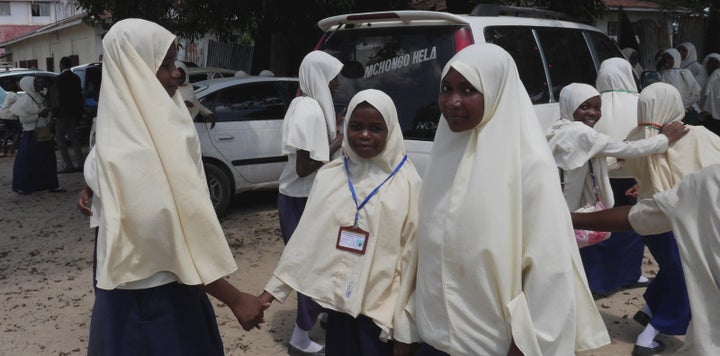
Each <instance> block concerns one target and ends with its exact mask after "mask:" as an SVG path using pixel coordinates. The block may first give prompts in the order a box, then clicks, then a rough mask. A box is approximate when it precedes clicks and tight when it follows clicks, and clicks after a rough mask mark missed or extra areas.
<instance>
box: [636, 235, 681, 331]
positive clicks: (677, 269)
mask: <svg viewBox="0 0 720 356" xmlns="http://www.w3.org/2000/svg"><path fill="white" fill-rule="evenodd" d="M643 240H645V245H647V247H648V249H649V250H650V253H652V255H653V257H654V258H655V261H657V263H658V267H659V270H658V274H657V276H655V279H653V280H652V282H650V285H648V287H647V290H645V294H643V297H644V298H645V302H646V303H647V305H648V307H650V311H651V312H652V314H653V315H652V318H651V319H650V324H651V325H652V326H653V327H654V328H655V329H657V330H660V332H661V333H663V334H668V335H685V332H686V331H687V328H688V324H689V323H690V300H689V299H688V294H687V287H686V286H685V275H684V274H683V268H682V263H681V262H680V252H679V251H678V247H677V242H676V241H675V235H673V233H672V232H666V233H663V234H659V235H650V236H644V237H643Z"/></svg>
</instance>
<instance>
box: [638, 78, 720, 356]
mask: <svg viewBox="0 0 720 356" xmlns="http://www.w3.org/2000/svg"><path fill="white" fill-rule="evenodd" d="M684 115H685V112H684V109H683V104H682V99H681V96H680V93H679V92H678V91H677V89H675V87H673V86H671V85H668V84H665V83H655V84H652V85H650V86H648V87H647V88H645V89H644V90H643V91H642V93H640V99H639V102H638V127H636V128H635V129H633V131H631V132H630V134H629V135H628V140H640V139H646V138H649V137H652V136H655V135H658V130H659V128H660V127H661V126H663V125H666V124H668V123H671V122H679V121H680V120H682V118H683V117H684ZM688 129H689V132H688V134H687V135H686V136H685V137H684V138H683V139H682V140H680V141H678V142H676V143H674V144H672V145H670V147H669V148H668V150H667V151H666V152H665V153H661V154H655V155H652V156H647V157H642V158H635V159H629V160H627V161H626V162H625V166H626V167H627V168H628V169H629V170H630V172H631V173H632V175H633V176H634V177H635V179H636V180H637V182H638V184H639V199H643V198H649V197H652V196H653V195H654V194H655V193H658V192H662V191H666V190H669V189H671V188H672V187H673V186H675V185H676V184H677V183H678V182H680V180H682V178H683V177H685V176H686V175H687V174H689V173H692V172H695V171H697V170H699V169H701V168H703V167H706V166H709V165H711V164H716V163H720V138H719V137H718V136H716V135H715V134H713V133H712V132H710V131H709V130H707V129H706V128H704V127H702V126H690V127H688ZM643 240H644V242H645V245H646V246H647V247H648V249H649V250H650V252H651V253H652V254H653V257H654V258H655V260H656V261H657V262H658V265H659V267H660V270H659V272H658V274H657V275H656V277H655V279H654V280H653V281H652V282H651V283H650V285H649V286H648V288H647V290H646V291H645V294H644V297H645V301H646V303H647V304H646V305H645V307H643V309H642V310H641V311H639V312H638V313H637V314H636V315H635V317H634V318H635V320H638V321H641V323H642V324H646V327H645V329H644V330H643V332H642V333H641V334H640V335H639V336H638V338H637V340H636V347H640V348H646V349H651V350H652V351H654V352H657V350H659V349H662V344H661V343H659V342H658V341H657V340H654V338H655V337H656V336H657V335H658V334H659V333H664V334H670V335H683V334H685V332H686V330H687V326H688V322H689V320H690V306H689V302H688V296H687V289H686V287H685V279H684V277H683V270H682V265H681V262H680V257H679V255H678V250H677V245H676V242H675V239H674V237H673V235H672V233H671V232H670V233H666V234H660V235H652V236H647V237H644V238H643Z"/></svg>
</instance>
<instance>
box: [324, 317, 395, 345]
mask: <svg viewBox="0 0 720 356" xmlns="http://www.w3.org/2000/svg"><path fill="white" fill-rule="evenodd" d="M327 313H328V319H327V329H326V332H325V333H326V336H325V355H327V356H392V354H393V344H392V342H382V341H380V327H379V326H377V325H375V322H373V321H372V319H370V318H368V317H366V316H364V315H358V317H357V318H353V317H352V316H350V315H349V314H345V313H341V312H338V311H334V310H328V312H327Z"/></svg>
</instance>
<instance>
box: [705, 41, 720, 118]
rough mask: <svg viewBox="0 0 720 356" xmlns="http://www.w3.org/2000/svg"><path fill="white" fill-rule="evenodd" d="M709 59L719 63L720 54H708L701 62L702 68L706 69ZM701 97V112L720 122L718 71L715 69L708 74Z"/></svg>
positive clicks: (719, 81)
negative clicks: (705, 112) (703, 111)
mask: <svg viewBox="0 0 720 356" xmlns="http://www.w3.org/2000/svg"><path fill="white" fill-rule="evenodd" d="M710 58H715V59H716V60H717V61H718V62H720V54H717V53H710V54H708V55H707V56H705V59H704V60H703V68H707V62H708V61H709V60H710ZM703 96H704V97H703V110H705V111H707V112H709V113H710V114H712V117H713V118H714V119H715V120H720V70H718V69H715V70H714V71H713V72H712V73H710V78H709V79H708V81H707V84H706V85H705V90H704V92H703Z"/></svg>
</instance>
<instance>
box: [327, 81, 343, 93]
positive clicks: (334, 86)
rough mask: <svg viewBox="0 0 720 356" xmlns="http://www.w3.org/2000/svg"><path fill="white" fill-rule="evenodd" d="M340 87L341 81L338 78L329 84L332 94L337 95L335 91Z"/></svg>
mask: <svg viewBox="0 0 720 356" xmlns="http://www.w3.org/2000/svg"><path fill="white" fill-rule="evenodd" d="M339 86H340V81H339V80H338V78H337V77H335V78H333V79H332V80H331V81H330V83H328V88H330V94H333V95H334V94H335V91H336V90H337V88H338V87H339Z"/></svg>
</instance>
